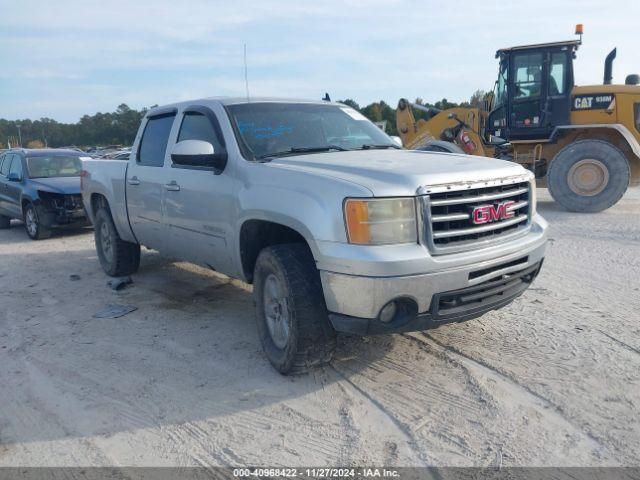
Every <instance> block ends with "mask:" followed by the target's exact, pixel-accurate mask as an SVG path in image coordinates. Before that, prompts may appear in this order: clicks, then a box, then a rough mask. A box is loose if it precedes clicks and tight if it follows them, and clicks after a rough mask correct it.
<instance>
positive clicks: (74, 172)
mask: <svg viewBox="0 0 640 480" xmlns="http://www.w3.org/2000/svg"><path fill="white" fill-rule="evenodd" d="M27 170H28V171H29V178H52V177H79V176H80V172H81V171H82V161H81V160H80V157H64V156H57V155H56V156H52V157H27Z"/></svg>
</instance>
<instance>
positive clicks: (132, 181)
mask: <svg viewBox="0 0 640 480" xmlns="http://www.w3.org/2000/svg"><path fill="white" fill-rule="evenodd" d="M129 185H140V180H138V177H131V178H130V179H129Z"/></svg>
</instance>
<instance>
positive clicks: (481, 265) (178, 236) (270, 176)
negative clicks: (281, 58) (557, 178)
mask: <svg viewBox="0 0 640 480" xmlns="http://www.w3.org/2000/svg"><path fill="white" fill-rule="evenodd" d="M82 194H83V200H84V204H85V206H86V209H87V213H88V215H89V217H90V218H91V220H92V222H93V223H94V225H95V241H96V249H97V252H98V256H99V259H100V263H101V264H102V267H103V269H104V270H105V272H106V273H107V274H109V275H113V276H119V275H127V274H131V273H133V272H135V271H136V270H137V269H138V265H139V263H140V245H145V246H146V247H149V248H152V249H155V250H158V251H160V252H161V253H164V254H167V255H168V256H172V257H175V258H180V259H184V260H187V261H191V262H194V263H198V264H201V265H206V266H208V267H210V268H212V269H214V270H216V271H219V272H222V273H224V274H226V275H229V276H231V277H235V278H240V279H242V280H244V281H245V282H248V283H252V284H253V291H254V297H255V303H256V317H257V327H258V331H259V335H260V339H261V341H262V345H263V347H264V351H265V353H266V356H267V357H268V359H269V360H270V362H271V363H272V364H273V365H274V367H275V368H276V369H278V370H279V371H280V372H282V373H289V372H296V371H302V370H305V369H307V368H308V367H311V366H313V365H317V364H320V363H322V362H326V361H327V360H328V359H330V357H331V354H332V352H333V350H334V347H335V336H336V331H337V332H349V333H355V334H378V333H392V332H403V331H412V330H424V329H428V328H433V327H436V326H438V325H441V324H444V323H449V322H459V321H463V320H469V319H472V318H476V317H478V316H480V315H482V314H483V313H485V312H487V311H490V310H494V309H497V308H500V307H503V306H505V305H507V304H508V303H510V302H511V301H512V300H513V299H514V298H516V297H517V296H519V295H520V294H521V293H522V292H523V291H524V290H525V289H526V288H527V287H528V286H529V285H530V284H531V282H532V281H533V280H534V278H535V277H536V275H537V274H538V272H539V271H540V267H541V265H542V261H543V257H544V250H545V242H546V234H545V230H546V228H547V223H546V222H545V221H544V220H543V219H542V218H541V217H540V215H538V214H537V213H536V195H535V186H534V179H533V175H532V174H531V173H529V172H528V171H526V170H525V169H523V168H522V167H521V166H519V165H517V164H515V163H511V162H507V161H502V160H496V159H491V158H478V157H470V156H462V155H460V156H458V155H455V154H448V153H432V152H419V151H408V150H402V149H400V147H398V145H397V144H396V143H395V142H394V141H393V140H392V139H391V138H390V137H388V136H387V135H386V134H385V133H383V132H382V131H381V130H380V129H379V128H377V127H376V126H375V125H373V124H372V123H371V122H369V121H368V120H367V119H366V118H365V117H363V116H362V115H361V114H360V113H358V112H357V111H356V110H353V109H351V108H349V107H347V106H345V105H343V104H340V103H330V102H313V101H300V100H282V99H268V98H254V99H251V100H250V101H249V100H248V99H246V98H225V99H218V98H212V99H204V100H194V101H190V102H182V103H177V104H174V105H169V106H164V107H159V108H154V109H152V110H150V111H149V112H148V113H147V115H146V116H145V118H144V120H143V121H142V124H141V126H140V129H139V131H138V134H137V136H136V139H135V142H134V145H133V149H132V153H131V157H130V159H129V160H128V161H118V160H112V161H103V160H85V161H84V162H83V172H82Z"/></svg>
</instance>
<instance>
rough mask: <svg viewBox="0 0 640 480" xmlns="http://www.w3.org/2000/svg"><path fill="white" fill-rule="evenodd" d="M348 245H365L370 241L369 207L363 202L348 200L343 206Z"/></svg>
mask: <svg viewBox="0 0 640 480" xmlns="http://www.w3.org/2000/svg"><path fill="white" fill-rule="evenodd" d="M344 216H345V219H346V223H347V236H348V237H349V243H357V244H360V245H366V244H368V243H369V242H370V241H371V230H370V228H369V205H368V202H366V201H364V200H353V199H349V200H347V201H346V202H345V204H344Z"/></svg>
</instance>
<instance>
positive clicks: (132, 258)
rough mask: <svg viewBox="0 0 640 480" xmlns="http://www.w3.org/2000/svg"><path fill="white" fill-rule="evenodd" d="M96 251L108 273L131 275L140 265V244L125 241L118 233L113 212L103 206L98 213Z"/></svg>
mask: <svg viewBox="0 0 640 480" xmlns="http://www.w3.org/2000/svg"><path fill="white" fill-rule="evenodd" d="M94 233H95V241H96V251H97V252H98V259H99V260H100V265H101V266H102V269H103V270H104V271H105V273H106V274H107V275H110V276H112V277H122V276H125V275H131V274H132V273H135V272H136V271H137V270H138V267H139V266H140V245H138V244H137V243H131V242H125V241H124V240H122V239H121V238H120V235H118V231H117V230H116V227H115V225H114V224H113V219H112V218H111V213H110V212H109V210H107V209H106V208H104V207H101V208H100V209H99V210H98V213H96V222H95V231H94Z"/></svg>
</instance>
